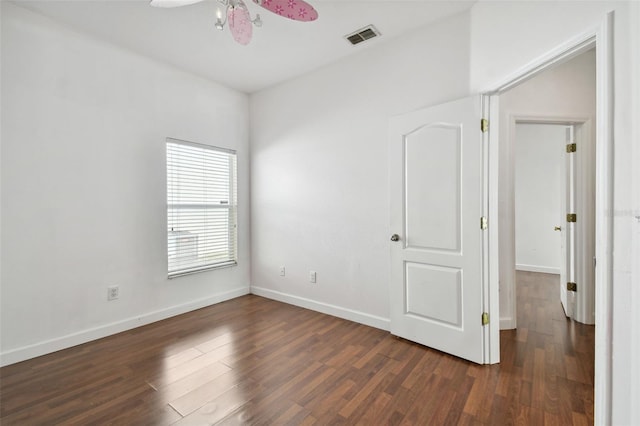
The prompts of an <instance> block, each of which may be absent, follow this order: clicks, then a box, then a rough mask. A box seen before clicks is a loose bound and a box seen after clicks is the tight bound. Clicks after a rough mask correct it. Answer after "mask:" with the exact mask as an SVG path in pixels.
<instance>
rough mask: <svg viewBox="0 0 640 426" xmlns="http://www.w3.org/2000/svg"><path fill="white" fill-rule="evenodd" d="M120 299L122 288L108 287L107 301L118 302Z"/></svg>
mask: <svg viewBox="0 0 640 426" xmlns="http://www.w3.org/2000/svg"><path fill="white" fill-rule="evenodd" d="M119 297H120V287H119V286H117V285H112V286H110V287H107V300H116V299H117V298H119Z"/></svg>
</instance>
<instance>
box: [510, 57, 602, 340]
mask: <svg viewBox="0 0 640 426" xmlns="http://www.w3.org/2000/svg"><path fill="white" fill-rule="evenodd" d="M595 77H596V62H595V51H594V50H591V51H588V52H585V53H583V54H581V55H579V56H577V57H575V58H573V59H572V60H570V61H568V62H565V63H563V64H561V65H559V66H557V67H555V68H552V69H550V70H548V71H545V72H544V73H542V74H540V75H538V76H536V77H534V78H532V79H531V80H528V81H526V82H524V83H523V84H521V85H519V86H517V87H515V88H513V89H512V90H510V91H508V92H506V93H504V94H502V95H501V96H500V114H499V129H498V130H499V134H500V153H499V156H500V158H499V175H500V176H499V179H500V184H499V194H498V198H499V202H500V205H499V212H498V215H499V221H500V237H499V238H500V249H499V250H500V322H501V328H503V329H508V328H514V327H515V326H516V324H515V317H516V314H515V308H516V306H515V305H516V296H515V269H514V265H515V264H516V263H517V260H516V257H515V253H516V246H515V244H516V243H515V241H516V238H515V237H514V235H515V232H516V230H515V221H514V218H515V211H514V207H515V201H514V196H515V187H514V180H515V179H514V177H515V169H514V167H513V164H514V161H515V150H514V146H515V144H514V140H513V138H514V131H515V121H516V120H517V119H523V118H525V119H539V120H548V119H563V120H567V119H580V120H588V121H589V123H588V124H585V126H586V127H588V128H590V130H591V131H590V134H591V135H592V138H593V135H594V134H595V115H596V104H595V101H596V90H595V89H596V80H595ZM592 138H591V139H588V140H585V142H587V143H588V144H589V145H588V146H587V147H586V149H580V150H579V152H578V154H579V155H580V156H581V159H582V160H583V162H584V163H585V164H586V163H587V162H589V161H592V157H591V155H592V154H593V150H594V145H593V139H592ZM581 148H582V147H581ZM585 170H586V169H584V168H580V169H579V170H578V176H577V179H579V180H581V181H588V182H591V184H590V186H589V185H585V188H589V187H590V188H591V189H592V190H591V191H589V190H585V192H584V193H585V194H586V195H588V196H590V197H593V192H594V190H593V174H592V173H593V171H591V172H590V173H587V174H585V173H584V172H585ZM580 201H581V202H582V201H583V200H582V199H581V200H580ZM584 201H586V199H585V200H584ZM582 223H584V224H585V226H590V227H591V229H593V226H594V225H593V217H585V221H583V222H581V224H582ZM592 244H593V243H591V245H592ZM581 247H582V246H581ZM583 249H584V250H585V251H588V252H589V253H592V251H593V248H592V246H589V247H586V246H584V247H583ZM590 256H592V254H591V255H589V257H590ZM585 257H586V255H585ZM585 280H588V282H593V276H589V277H585ZM583 281H584V280H583Z"/></svg>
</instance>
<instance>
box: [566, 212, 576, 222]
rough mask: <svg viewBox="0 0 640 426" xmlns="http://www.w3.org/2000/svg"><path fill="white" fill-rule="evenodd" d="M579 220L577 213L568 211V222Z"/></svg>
mask: <svg viewBox="0 0 640 426" xmlns="http://www.w3.org/2000/svg"><path fill="white" fill-rule="evenodd" d="M577 221H578V215H577V214H575V213H567V222H571V223H574V222H577Z"/></svg>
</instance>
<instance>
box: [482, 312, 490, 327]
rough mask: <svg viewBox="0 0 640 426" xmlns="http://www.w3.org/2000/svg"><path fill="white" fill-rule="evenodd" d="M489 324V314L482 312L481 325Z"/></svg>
mask: <svg viewBox="0 0 640 426" xmlns="http://www.w3.org/2000/svg"><path fill="white" fill-rule="evenodd" d="M487 324H489V314H488V313H487V312H483V313H482V325H487Z"/></svg>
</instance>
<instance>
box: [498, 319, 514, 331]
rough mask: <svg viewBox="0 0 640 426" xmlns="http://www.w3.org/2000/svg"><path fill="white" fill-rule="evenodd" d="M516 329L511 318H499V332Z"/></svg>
mask: <svg viewBox="0 0 640 426" xmlns="http://www.w3.org/2000/svg"><path fill="white" fill-rule="evenodd" d="M514 328H516V322H515V320H514V319H513V318H511V317H507V318H500V330H513V329H514Z"/></svg>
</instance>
